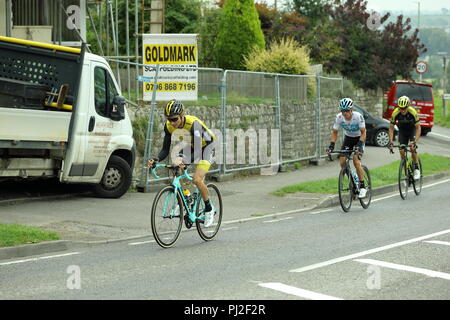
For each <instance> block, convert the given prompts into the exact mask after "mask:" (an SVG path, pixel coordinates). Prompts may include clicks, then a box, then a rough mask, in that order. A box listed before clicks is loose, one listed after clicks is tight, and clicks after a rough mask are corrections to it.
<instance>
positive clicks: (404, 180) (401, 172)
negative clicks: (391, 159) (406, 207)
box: [398, 159, 409, 200]
mask: <svg viewBox="0 0 450 320" xmlns="http://www.w3.org/2000/svg"><path fill="white" fill-rule="evenodd" d="M408 187H409V172H408V168H407V165H406V159H402V160H401V161H400V166H399V168H398V190H399V191H400V196H401V197H402V199H403V200H406V197H407V196H408Z"/></svg>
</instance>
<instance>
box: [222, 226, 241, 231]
mask: <svg viewBox="0 0 450 320" xmlns="http://www.w3.org/2000/svg"><path fill="white" fill-rule="evenodd" d="M237 228H238V227H229V228H223V229H222V231H228V230H233V229H237Z"/></svg>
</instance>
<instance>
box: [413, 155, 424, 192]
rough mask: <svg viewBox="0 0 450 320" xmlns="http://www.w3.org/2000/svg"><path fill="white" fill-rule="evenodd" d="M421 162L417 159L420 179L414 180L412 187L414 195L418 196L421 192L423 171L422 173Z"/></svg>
mask: <svg viewBox="0 0 450 320" xmlns="http://www.w3.org/2000/svg"><path fill="white" fill-rule="evenodd" d="M422 170H423V169H422V161H420V158H419V171H420V178H419V180H415V181H414V184H413V187H414V193H415V194H416V195H417V196H418V195H419V194H420V192H421V191H422V183H423V171H422Z"/></svg>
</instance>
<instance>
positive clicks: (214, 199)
mask: <svg viewBox="0 0 450 320" xmlns="http://www.w3.org/2000/svg"><path fill="white" fill-rule="evenodd" d="M206 187H207V188H208V193H209V201H210V203H211V205H212V206H213V208H214V221H213V223H212V225H211V226H209V227H205V225H204V221H205V203H204V201H203V199H202V198H201V197H200V198H199V199H198V205H197V210H196V216H197V219H196V220H195V225H196V227H197V231H198V234H199V235H200V237H201V238H202V239H203V240H205V241H209V240H211V239H213V238H214V237H215V236H216V235H217V232H219V229H220V224H221V223H222V214H223V206H222V195H221V194H220V191H219V188H218V187H217V186H216V185H215V184H212V183H209V184H208V185H207V186H206Z"/></svg>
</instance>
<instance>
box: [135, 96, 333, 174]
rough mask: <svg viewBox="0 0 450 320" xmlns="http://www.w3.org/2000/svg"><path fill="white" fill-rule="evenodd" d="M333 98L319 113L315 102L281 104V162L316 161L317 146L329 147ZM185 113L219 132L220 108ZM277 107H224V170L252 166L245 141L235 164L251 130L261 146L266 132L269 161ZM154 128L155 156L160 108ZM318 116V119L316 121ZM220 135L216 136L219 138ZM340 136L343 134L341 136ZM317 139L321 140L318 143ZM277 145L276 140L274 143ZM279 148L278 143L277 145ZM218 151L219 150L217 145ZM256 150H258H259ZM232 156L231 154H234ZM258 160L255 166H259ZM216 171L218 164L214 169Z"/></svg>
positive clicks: (160, 124) (159, 137) (138, 166)
mask: <svg viewBox="0 0 450 320" xmlns="http://www.w3.org/2000/svg"><path fill="white" fill-rule="evenodd" d="M128 112H129V114H130V117H131V118H132V119H136V118H138V117H145V118H148V115H149V109H148V107H147V108H143V109H139V110H137V109H133V108H131V109H129V110H128ZM337 113H338V110H337V107H336V99H325V98H323V99H321V101H320V112H319V110H318V108H317V101H307V102H303V103H295V102H293V103H290V104H282V105H281V109H280V118H281V153H282V159H283V161H286V160H296V159H308V158H310V159H315V158H316V156H317V143H320V154H321V155H324V154H325V149H326V147H327V146H328V144H329V137H330V133H331V127H332V125H333V122H334V119H335V117H336V114H337ZM186 114H189V115H193V116H196V117H198V118H200V119H202V120H203V121H204V122H205V124H206V125H207V126H208V127H209V128H210V129H212V130H214V131H216V132H220V129H221V123H222V121H221V108H220V106H217V107H201V106H194V107H190V106H187V107H186ZM276 115H277V112H276V107H275V106H273V105H267V104H258V105H256V104H242V105H239V106H227V108H226V126H225V127H226V128H227V130H228V131H227V132H228V133H229V134H231V136H229V135H228V136H227V142H228V144H229V145H230V142H231V139H232V138H234V146H233V147H229V149H227V151H226V157H228V158H227V159H228V160H227V169H231V168H241V167H247V166H252V165H253V164H252V163H250V161H251V160H250V159H249V155H248V153H249V149H248V148H249V144H250V143H251V142H250V141H248V140H247V141H246V150H247V151H246V153H247V155H246V157H245V159H246V161H245V163H244V164H242V163H241V164H236V161H237V158H238V155H237V153H236V152H237V146H236V144H237V140H238V137H241V136H242V135H244V134H249V133H250V132H251V131H252V130H253V133H254V134H255V135H256V136H257V137H258V140H259V142H260V143H261V140H260V138H261V135H260V132H261V131H260V130H261V129H266V130H267V137H268V146H267V147H266V149H263V150H266V151H267V157H268V158H270V153H271V147H272V145H271V143H270V141H271V131H270V130H271V129H277V126H276V124H277V121H276ZM155 116H156V119H155V122H154V123H155V125H156V128H155V129H154V133H153V139H152V140H153V141H154V143H153V145H152V149H151V152H150V155H157V154H158V152H159V150H160V149H161V147H162V142H163V136H164V132H163V126H164V116H163V108H162V107H158V108H157V110H156V112H155ZM318 117H320V120H319V119H318ZM220 135H221V134H220V133H218V136H220ZM340 136H342V135H340ZM318 139H320V141H319V140H318ZM277 142H278V141H277ZM277 145H278V143H277ZM219 149H221V147H220V146H219ZM221 151H222V150H218V152H216V155H217V156H218V157H220V156H221V154H222V152H221ZM258 151H259V149H258ZM233 153H234V154H233ZM230 157H231V159H234V160H235V161H234V163H233V164H230V162H229V160H230ZM260 160H261V159H259V157H258V163H257V164H264V163H261V161H260ZM141 166H142V158H141V157H139V158H138V159H137V162H136V166H135V167H136V169H135V172H134V175H135V177H137V178H139V177H140V172H141ZM216 168H218V166H217V165H214V166H213V169H216Z"/></svg>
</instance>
